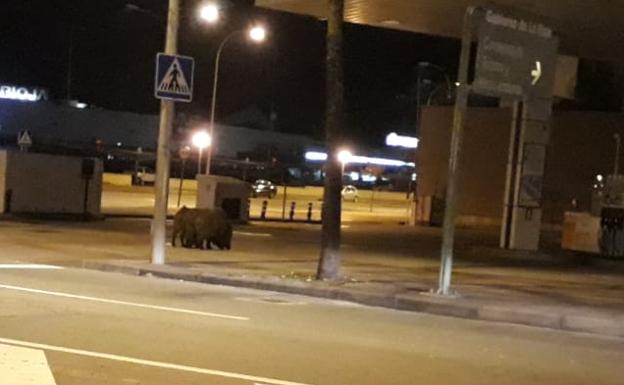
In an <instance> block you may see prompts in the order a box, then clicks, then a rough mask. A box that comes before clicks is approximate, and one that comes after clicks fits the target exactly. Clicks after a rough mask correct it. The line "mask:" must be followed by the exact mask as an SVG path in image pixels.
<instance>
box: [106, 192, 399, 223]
mask: <svg viewBox="0 0 624 385" xmlns="http://www.w3.org/2000/svg"><path fill="white" fill-rule="evenodd" d="M191 187H194V186H191ZM178 192H179V190H178V189H177V188H175V187H174V188H172V189H171V190H170V194H169V214H174V213H175V212H176V211H177V210H178V205H177V202H178ZM283 193H284V189H283V187H279V188H278V194H277V196H276V197H274V198H273V199H269V198H267V197H258V198H251V199H250V205H251V206H250V210H249V214H250V216H251V217H253V218H260V215H261V212H262V204H263V202H264V201H266V202H267V211H266V217H267V218H269V219H281V218H282V214H284V217H285V218H288V217H289V213H290V209H291V204H292V202H295V211H294V214H295V216H294V218H295V219H296V220H306V218H307V213H308V205H309V204H310V203H311V204H312V218H311V219H312V220H314V221H318V220H320V217H321V206H322V196H323V193H322V189H321V188H319V187H305V188H303V187H289V188H288V190H287V194H286V206H285V208H284V195H283ZM195 200H196V190H195V188H190V187H189V188H188V189H186V188H185V189H183V190H182V195H181V196H180V205H181V206H182V205H185V206H187V207H195ZM153 208H154V191H153V188H152V187H147V186H113V185H108V184H105V185H104V190H103V191H102V212H103V213H104V214H115V215H124V214H125V215H152V213H153ZM408 208H409V202H408V201H407V200H406V198H405V193H400V192H387V191H381V192H375V195H374V196H373V194H372V192H371V191H369V190H360V191H359V199H358V201H357V202H351V201H344V202H343V221H345V222H360V223H361V222H377V223H379V222H387V223H398V222H405V221H407V219H408Z"/></svg>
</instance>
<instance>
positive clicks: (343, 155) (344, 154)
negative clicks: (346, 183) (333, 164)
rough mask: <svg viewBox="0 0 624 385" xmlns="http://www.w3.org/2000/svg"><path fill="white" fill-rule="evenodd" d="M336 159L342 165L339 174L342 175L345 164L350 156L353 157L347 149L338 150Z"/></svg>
mask: <svg viewBox="0 0 624 385" xmlns="http://www.w3.org/2000/svg"><path fill="white" fill-rule="evenodd" d="M337 157H338V161H339V162H340V164H341V165H342V172H341V174H340V175H342V176H344V170H345V165H346V164H347V163H349V161H350V160H351V158H353V154H352V153H351V151H349V150H340V151H338V155H337Z"/></svg>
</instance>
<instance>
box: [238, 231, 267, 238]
mask: <svg viewBox="0 0 624 385" xmlns="http://www.w3.org/2000/svg"><path fill="white" fill-rule="evenodd" d="M234 234H238V235H245V236H247V237H265V238H266V237H272V236H273V234H269V233H250V232H247V231H235V232H234Z"/></svg>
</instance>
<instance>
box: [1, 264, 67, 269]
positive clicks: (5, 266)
mask: <svg viewBox="0 0 624 385" xmlns="http://www.w3.org/2000/svg"><path fill="white" fill-rule="evenodd" d="M0 269H6V270H21V269H23V270H63V269H64V268H63V267H61V266H54V265H40V264H36V263H1V264H0Z"/></svg>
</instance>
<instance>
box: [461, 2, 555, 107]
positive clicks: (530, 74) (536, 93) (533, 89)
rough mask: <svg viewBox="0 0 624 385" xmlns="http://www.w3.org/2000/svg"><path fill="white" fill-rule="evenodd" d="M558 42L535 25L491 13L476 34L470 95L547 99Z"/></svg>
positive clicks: (553, 71)
mask: <svg viewBox="0 0 624 385" xmlns="http://www.w3.org/2000/svg"><path fill="white" fill-rule="evenodd" d="M558 45H559V40H558V39H557V38H556V37H555V36H554V34H553V31H552V30H551V29H550V28H548V27H546V26H544V25H542V24H540V23H538V22H532V21H525V20H521V19H518V18H514V17H510V16H506V15H503V14H500V13H497V12H495V11H492V10H488V11H486V13H485V19H484V20H483V21H482V22H481V23H480V25H479V30H478V47H477V60H476V68H475V79H474V82H473V84H472V86H473V91H474V92H475V93H478V94H484V95H490V96H495V97H512V98H521V97H523V96H524V97H530V98H535V97H539V98H549V97H551V94H552V88H553V83H554V79H555V67H556V63H557V47H558Z"/></svg>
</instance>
